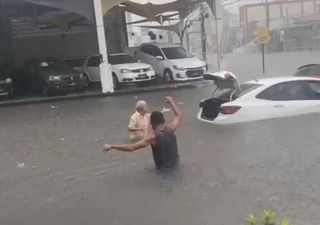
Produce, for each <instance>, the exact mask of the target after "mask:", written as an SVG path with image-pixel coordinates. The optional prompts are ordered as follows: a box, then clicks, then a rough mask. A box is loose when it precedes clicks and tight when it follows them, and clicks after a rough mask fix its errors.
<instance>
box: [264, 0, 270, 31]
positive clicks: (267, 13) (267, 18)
mask: <svg viewBox="0 0 320 225" xmlns="http://www.w3.org/2000/svg"><path fill="white" fill-rule="evenodd" d="M265 5H266V26H267V27H268V31H270V7H269V0H265Z"/></svg>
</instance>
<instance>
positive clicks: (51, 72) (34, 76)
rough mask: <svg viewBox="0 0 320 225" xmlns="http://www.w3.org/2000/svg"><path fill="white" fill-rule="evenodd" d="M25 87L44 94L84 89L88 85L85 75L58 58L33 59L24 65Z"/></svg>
mask: <svg viewBox="0 0 320 225" xmlns="http://www.w3.org/2000/svg"><path fill="white" fill-rule="evenodd" d="M21 72H22V76H23V80H24V86H25V89H27V90H28V91H29V90H31V91H33V92H36V93H41V94H42V95H43V96H49V95H52V94H58V93H65V92H67V91H84V90H86V89H87V87H88V83H87V80H86V79H85V77H84V75H83V74H82V73H80V72H78V71H76V70H74V69H73V68H71V67H70V66H69V65H67V64H66V63H65V62H64V61H62V60H60V59H56V58H45V59H33V60H29V61H27V62H26V63H25V64H24V65H23V67H22V71H21Z"/></svg>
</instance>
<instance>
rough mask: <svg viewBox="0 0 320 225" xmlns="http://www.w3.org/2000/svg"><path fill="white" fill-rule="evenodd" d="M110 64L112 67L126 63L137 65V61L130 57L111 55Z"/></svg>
mask: <svg viewBox="0 0 320 225" xmlns="http://www.w3.org/2000/svg"><path fill="white" fill-rule="evenodd" d="M109 62H110V63H111V65H116V64H125V63H135V62H137V60H135V59H134V58H133V57H131V56H130V55H110V56H109Z"/></svg>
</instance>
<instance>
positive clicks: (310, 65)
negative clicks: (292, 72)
mask: <svg viewBox="0 0 320 225" xmlns="http://www.w3.org/2000/svg"><path fill="white" fill-rule="evenodd" d="M318 65H319V64H307V65H304V66H300V67H299V68H298V70H301V69H304V68H308V67H312V66H318Z"/></svg>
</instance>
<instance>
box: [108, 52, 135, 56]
mask: <svg viewBox="0 0 320 225" xmlns="http://www.w3.org/2000/svg"><path fill="white" fill-rule="evenodd" d="M118 55H130V54H128V53H125V52H117V53H110V54H109V56H118Z"/></svg>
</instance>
